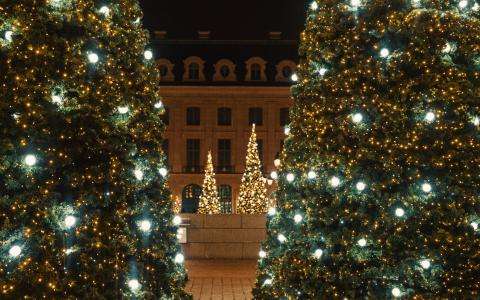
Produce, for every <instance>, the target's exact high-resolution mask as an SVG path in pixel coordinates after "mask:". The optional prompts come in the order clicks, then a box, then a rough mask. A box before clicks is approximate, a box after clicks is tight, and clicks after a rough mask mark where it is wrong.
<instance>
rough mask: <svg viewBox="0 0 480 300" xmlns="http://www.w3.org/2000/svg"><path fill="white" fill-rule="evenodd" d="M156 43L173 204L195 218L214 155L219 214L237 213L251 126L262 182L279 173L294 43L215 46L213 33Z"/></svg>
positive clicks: (273, 38) (273, 39)
mask: <svg viewBox="0 0 480 300" xmlns="http://www.w3.org/2000/svg"><path fill="white" fill-rule="evenodd" d="M155 37H156V38H155V39H154V41H155V42H154V43H155V48H156V49H155V53H156V55H157V58H156V61H157V64H158V67H159V70H160V73H161V78H162V83H161V84H162V87H161V93H162V97H163V103H164V106H165V108H166V111H165V116H164V119H165V121H166V123H167V124H168V127H167V130H166V133H165V144H164V150H165V152H166V153H167V156H168V164H169V167H170V180H169V185H170V189H171V191H172V194H173V197H174V198H175V199H177V200H178V201H181V203H182V212H190V213H191V212H195V211H196V209H197V207H198V198H199V196H200V192H201V185H202V181H203V168H204V165H205V161H206V157H207V152H208V151H209V150H211V151H212V155H213V160H214V166H215V169H216V180H217V184H218V188H219V193H220V196H221V199H222V210H223V212H225V213H230V212H233V213H234V212H235V206H236V205H235V202H236V198H237V196H238V190H239V185H240V181H241V177H242V174H243V171H244V167H245V155H246V147H247V143H248V138H249V135H250V131H251V125H252V123H255V124H256V128H257V135H258V143H259V150H260V155H261V159H262V162H263V168H264V172H265V174H266V175H265V176H266V177H268V175H267V174H270V172H271V171H273V170H274V169H275V167H274V160H275V159H276V157H277V156H278V154H279V152H280V151H281V148H282V143H283V140H284V138H285V134H284V127H285V126H287V125H288V108H289V107H290V106H291V105H292V100H291V97H290V84H291V79H290V77H291V74H292V73H293V72H294V70H295V66H296V64H295V61H296V59H297V56H296V51H297V50H296V49H297V46H296V41H291V40H283V39H281V34H280V33H270V34H269V37H268V38H267V39H265V40H254V41H246V40H214V39H211V38H210V33H209V32H208V31H200V32H199V36H198V38H197V39H190V40H178V39H168V38H166V33H165V32H156V33H155Z"/></svg>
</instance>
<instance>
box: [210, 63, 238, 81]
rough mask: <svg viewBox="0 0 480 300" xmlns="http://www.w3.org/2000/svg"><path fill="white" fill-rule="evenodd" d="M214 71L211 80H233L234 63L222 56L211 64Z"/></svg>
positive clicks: (235, 78) (234, 78)
mask: <svg viewBox="0 0 480 300" xmlns="http://www.w3.org/2000/svg"><path fill="white" fill-rule="evenodd" d="M213 67H214V68H215V73H214V74H213V81H235V80H237V77H236V75H235V64H234V63H233V62H232V61H231V60H229V59H225V58H222V59H220V60H219V61H217V63H216V64H214V65H213Z"/></svg>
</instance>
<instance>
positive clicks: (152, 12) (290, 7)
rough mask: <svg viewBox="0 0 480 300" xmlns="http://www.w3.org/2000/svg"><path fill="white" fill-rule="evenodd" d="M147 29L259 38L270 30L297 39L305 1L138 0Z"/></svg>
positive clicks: (191, 35) (186, 34)
mask: <svg viewBox="0 0 480 300" xmlns="http://www.w3.org/2000/svg"><path fill="white" fill-rule="evenodd" d="M140 3H141V5H142V8H143V11H144V14H145V18H144V25H145V26H146V27H147V28H149V29H150V30H166V31H167V32H168V37H169V38H196V37H197V33H196V32H197V30H211V32H212V33H211V35H212V38H213V39H262V38H265V37H266V34H267V33H268V32H269V31H282V32H283V37H284V38H288V39H298V35H299V33H300V31H301V30H302V28H303V25H304V21H305V11H306V8H307V5H308V3H309V1H306V0H223V1H220V0H140Z"/></svg>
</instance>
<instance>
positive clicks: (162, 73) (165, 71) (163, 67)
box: [160, 65, 168, 78]
mask: <svg viewBox="0 0 480 300" xmlns="http://www.w3.org/2000/svg"><path fill="white" fill-rule="evenodd" d="M167 74H168V67H167V66H166V65H161V66H160V76H161V77H162V78H163V77H165V76H167Z"/></svg>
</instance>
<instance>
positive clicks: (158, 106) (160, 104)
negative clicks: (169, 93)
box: [153, 101, 163, 109]
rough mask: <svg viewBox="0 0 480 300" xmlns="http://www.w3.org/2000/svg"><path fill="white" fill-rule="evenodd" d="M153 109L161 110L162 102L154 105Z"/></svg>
mask: <svg viewBox="0 0 480 300" xmlns="http://www.w3.org/2000/svg"><path fill="white" fill-rule="evenodd" d="M153 107H155V108H156V109H159V108H162V107H163V103H162V101H158V102H157V103H155V104H154V105H153Z"/></svg>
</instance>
